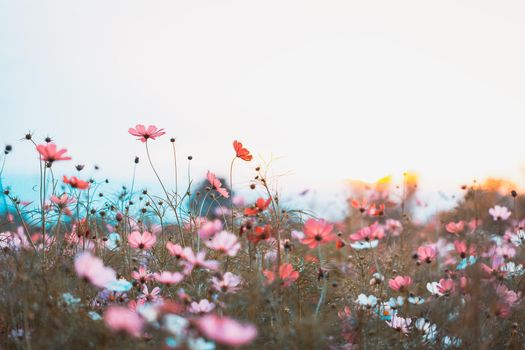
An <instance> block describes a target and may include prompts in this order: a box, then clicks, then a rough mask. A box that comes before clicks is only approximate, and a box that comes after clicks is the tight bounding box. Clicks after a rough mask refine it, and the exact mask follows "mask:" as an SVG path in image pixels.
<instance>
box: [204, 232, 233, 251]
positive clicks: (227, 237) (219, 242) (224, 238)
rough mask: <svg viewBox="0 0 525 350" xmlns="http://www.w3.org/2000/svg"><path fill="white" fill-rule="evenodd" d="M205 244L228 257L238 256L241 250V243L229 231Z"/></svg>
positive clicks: (218, 234) (217, 235)
mask: <svg viewBox="0 0 525 350" xmlns="http://www.w3.org/2000/svg"><path fill="white" fill-rule="evenodd" d="M204 244H206V246H207V247H208V248H210V249H213V250H216V251H218V252H221V253H224V254H226V255H228V256H235V255H237V252H238V251H239V249H241V243H239V241H238V240H237V236H236V235H234V234H233V233H229V232H227V231H222V232H220V233H217V234H216V235H215V236H213V238H212V239H211V240H210V241H206V242H205V243H204Z"/></svg>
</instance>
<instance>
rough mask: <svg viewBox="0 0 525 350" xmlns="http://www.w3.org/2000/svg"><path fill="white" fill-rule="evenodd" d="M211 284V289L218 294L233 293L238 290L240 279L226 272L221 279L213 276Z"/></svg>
mask: <svg viewBox="0 0 525 350" xmlns="http://www.w3.org/2000/svg"><path fill="white" fill-rule="evenodd" d="M211 283H212V287H213V288H214V289H215V290H216V291H218V292H223V293H235V292H237V291H238V290H239V289H240V285H241V283H242V279H241V277H239V276H237V275H234V274H233V273H231V272H226V273H225V274H224V275H223V276H222V278H218V277H216V276H213V277H212V278H211Z"/></svg>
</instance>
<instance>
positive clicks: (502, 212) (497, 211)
mask: <svg viewBox="0 0 525 350" xmlns="http://www.w3.org/2000/svg"><path fill="white" fill-rule="evenodd" d="M489 214H490V215H492V218H493V219H494V221H500V220H502V221H505V220H507V219H508V218H509V217H510V215H511V214H512V212H511V211H510V210H508V209H507V207H502V206H499V205H496V206H495V207H494V208H490V209H489Z"/></svg>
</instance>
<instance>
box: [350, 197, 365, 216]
mask: <svg viewBox="0 0 525 350" xmlns="http://www.w3.org/2000/svg"><path fill="white" fill-rule="evenodd" d="M351 203H352V207H354V208H356V209H359V211H360V212H361V213H362V214H364V213H365V212H366V210H367V203H366V199H364V198H363V200H362V201H361V202H359V200H357V199H352V202H351Z"/></svg>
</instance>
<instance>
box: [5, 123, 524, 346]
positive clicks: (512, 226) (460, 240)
mask: <svg viewBox="0 0 525 350" xmlns="http://www.w3.org/2000/svg"><path fill="white" fill-rule="evenodd" d="M122 132H126V130H125V129H124V130H122ZM128 133H129V142H140V143H141V144H142V145H143V153H142V154H140V155H138V156H137V157H136V158H135V159H133V157H132V156H133V155H129V156H130V163H131V162H133V164H134V166H144V167H147V168H148V170H149V171H151V173H152V174H154V175H155V178H156V179H157V180H158V185H159V188H160V191H159V192H157V193H154V192H152V191H150V190H148V189H146V188H141V187H139V185H138V184H136V183H135V181H134V178H131V179H130V181H129V182H130V183H131V184H132V185H131V186H122V188H121V190H120V191H118V192H116V193H107V192H106V191H105V190H104V188H105V185H106V184H107V182H109V181H111V180H110V179H109V180H108V179H105V178H103V177H99V173H96V175H95V176H92V177H91V176H89V177H88V176H87V175H85V174H86V172H85V169H84V167H83V166H82V165H75V164H78V163H76V162H77V159H75V158H74V157H72V156H70V151H69V149H74V146H75V145H68V149H66V148H63V147H64V146H65V145H62V144H60V142H59V140H56V141H55V140H51V139H50V138H47V139H45V140H40V139H39V138H38V137H37V136H36V135H33V134H30V133H28V134H27V135H25V137H24V140H23V142H22V143H20V144H19V145H17V146H16V147H20V148H22V147H26V148H31V149H34V154H35V160H36V161H37V162H39V169H40V177H39V178H40V181H39V183H36V184H31V185H28V186H34V188H35V192H36V193H37V194H38V195H37V197H38V199H36V200H33V201H30V202H27V201H25V199H24V198H20V197H19V195H18V194H17V193H15V192H14V191H12V190H11V189H10V186H9V182H10V179H9V178H8V177H5V178H4V177H2V172H4V170H5V169H6V168H8V167H9V166H10V164H11V161H12V159H11V158H14V157H16V147H15V148H13V147H12V146H11V145H9V146H6V148H5V151H4V154H3V158H2V168H1V169H2V170H0V178H1V179H2V185H3V194H2V196H3V200H2V202H3V210H2V213H1V218H0V232H1V233H0V247H1V252H0V259H1V269H0V288H1V292H0V301H1V302H0V347H1V348H5V349H189V350H212V349H228V348H250V349H333V350H337V349H341V350H342V349H346V350H349V349H456V348H457V349H467V348H468V349H504V348H505V349H506V348H508V349H521V348H523V345H522V344H523V342H524V328H523V327H524V318H525V306H524V305H523V302H522V299H521V296H522V294H523V292H524V291H525V284H524V283H523V281H524V279H525V269H524V267H523V261H524V258H525V254H524V252H523V249H524V248H523V246H524V245H525V230H524V226H525V218H524V215H525V200H524V199H523V197H522V196H521V195H520V193H518V192H517V190H516V189H514V188H510V187H509V186H507V183H506V182H505V181H499V180H492V181H486V182H473V183H471V184H467V185H463V186H462V196H461V197H460V198H458V199H457V202H456V204H455V206H453V207H452V208H450V209H449V210H444V211H439V212H436V213H435V214H433V215H429V216H428V217H427V218H426V219H425V220H422V221H421V220H417V221H416V220H413V213H414V211H416V210H418V203H417V200H416V198H417V193H418V191H419V188H418V183H417V178H416V177H414V176H410V174H408V173H407V174H404V176H403V181H402V183H399V184H396V183H394V182H393V181H391V180H390V179H382V180H380V181H378V182H377V183H374V184H370V185H368V186H364V187H362V188H355V189H354V190H353V191H352V192H351V193H352V194H351V196H350V197H349V198H348V201H347V204H348V210H347V215H346V216H345V217H344V218H342V219H341V220H338V221H329V220H326V219H324V218H322V217H318V216H317V215H316V213H313V212H310V211H308V210H304V209H303V208H293V207H289V205H286V204H284V203H282V202H281V200H280V196H279V192H277V191H275V190H274V189H273V187H272V186H271V183H270V181H271V179H269V178H268V177H267V175H266V174H267V173H266V171H267V169H265V168H263V167H261V165H259V164H258V163H257V159H256V157H254V156H253V154H252V151H253V150H254V149H256V148H257V145H255V144H251V143H250V141H249V140H242V142H241V141H240V140H225V141H224V142H225V143H230V142H231V144H232V147H231V162H230V163H229V164H225V167H226V168H229V174H228V176H227V178H221V177H218V176H216V174H215V172H214V169H210V170H209V171H208V172H207V173H205V174H193V175H194V176H195V177H194V178H193V177H190V178H188V179H185V180H186V181H182V178H183V177H184V176H186V175H187V174H186V173H185V171H184V170H183V169H182V167H183V166H181V164H183V161H182V159H180V157H178V155H177V145H178V141H177V140H176V139H175V138H169V137H168V136H167V135H166V131H165V130H164V129H162V128H158V127H156V126H154V125H149V126H146V125H140V124H139V125H136V126H134V127H131V128H129V130H128ZM152 143H159V144H161V145H162V147H166V148H168V149H171V151H172V158H170V159H166V160H165V161H166V162H173V174H172V175H173V177H172V178H170V179H169V180H168V179H164V178H162V177H161V176H160V175H159V173H158V172H157V170H156V167H155V163H154V162H153V161H152V157H151V154H150V149H149V146H150V145H151V144H152ZM72 153H73V152H71V154H72ZM58 162H60V163H65V162H67V163H68V164H70V167H69V168H68V169H70V171H69V172H67V173H64V174H62V173H57V172H55V170H54V165H55V164H56V163H58ZM238 167H249V168H250V169H251V171H252V174H253V176H252V177H251V178H249V179H246V180H247V183H248V185H247V186H246V187H247V188H245V189H244V190H248V191H244V192H243V193H248V194H247V195H244V196H241V195H239V194H238V192H240V190H241V189H240V188H235V186H234V183H235V182H234V181H233V179H234V178H235V177H236V168H238ZM172 180H174V181H172ZM182 183H184V184H185V185H184V187H183V186H182V185H181V184H182Z"/></svg>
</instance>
